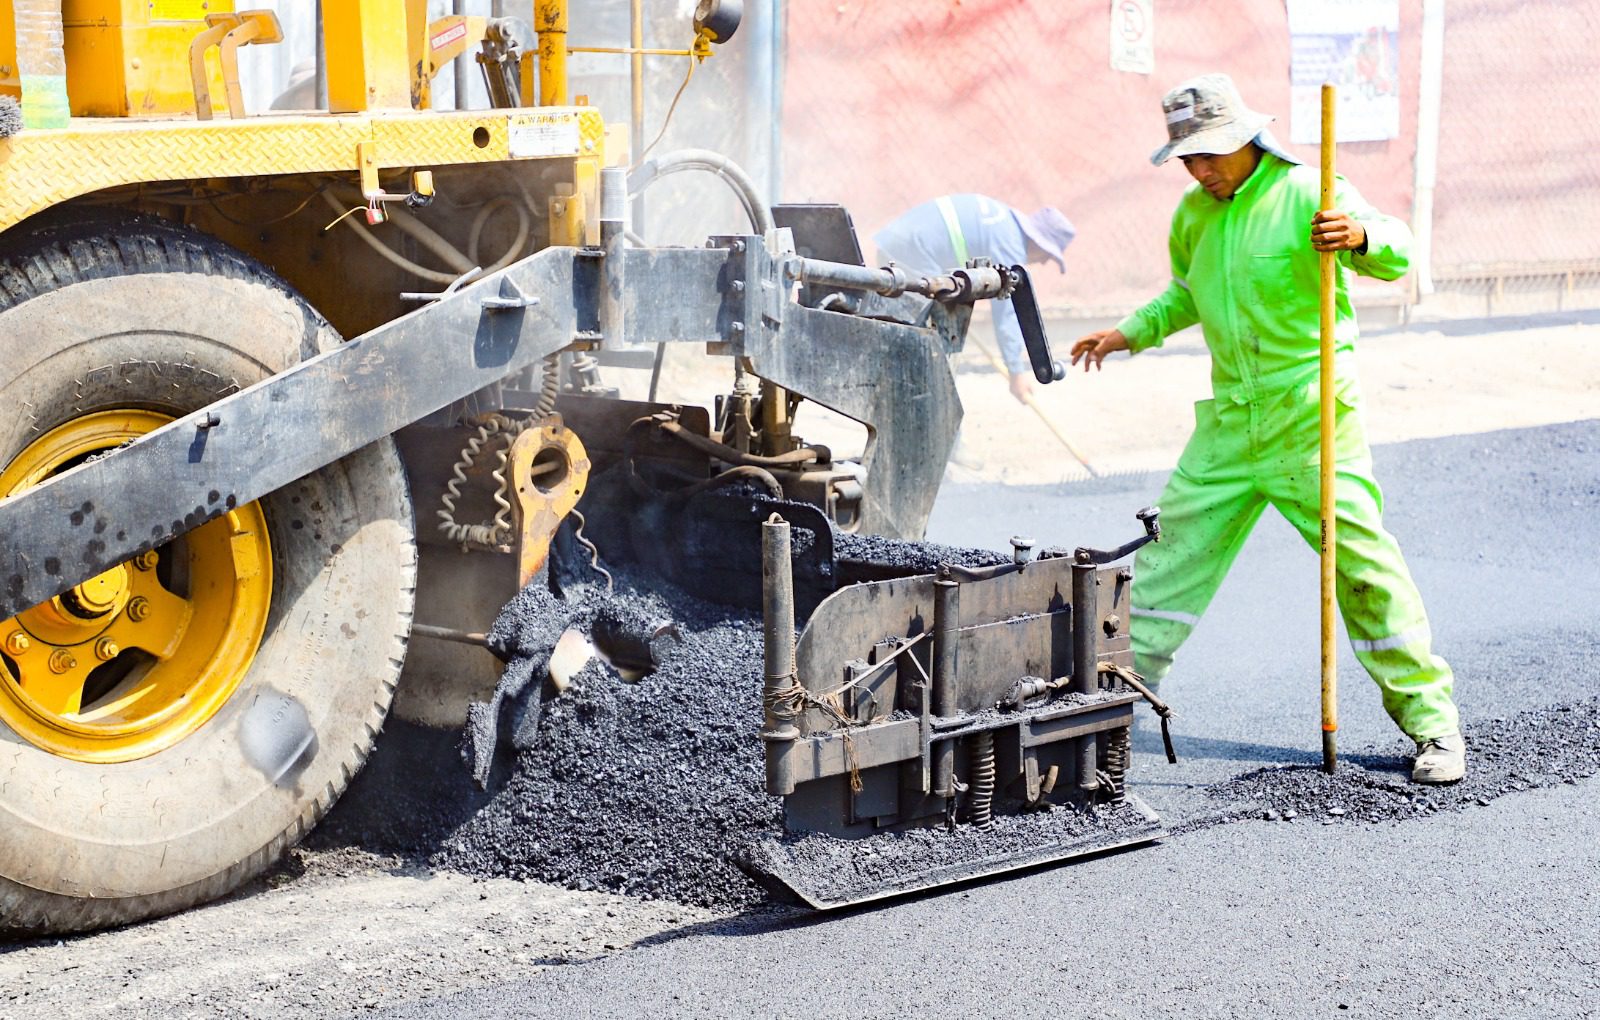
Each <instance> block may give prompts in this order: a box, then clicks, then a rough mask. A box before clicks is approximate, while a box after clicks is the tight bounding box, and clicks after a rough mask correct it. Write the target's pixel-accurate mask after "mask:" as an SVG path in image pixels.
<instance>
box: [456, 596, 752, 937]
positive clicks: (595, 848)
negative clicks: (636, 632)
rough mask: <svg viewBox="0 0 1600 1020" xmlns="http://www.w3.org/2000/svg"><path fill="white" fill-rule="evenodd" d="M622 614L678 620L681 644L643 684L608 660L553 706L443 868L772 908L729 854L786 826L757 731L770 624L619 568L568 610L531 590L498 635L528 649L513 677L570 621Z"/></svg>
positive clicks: (467, 823)
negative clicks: (641, 583) (754, 836)
mask: <svg viewBox="0 0 1600 1020" xmlns="http://www.w3.org/2000/svg"><path fill="white" fill-rule="evenodd" d="M618 612H628V613H634V614H643V615H648V616H652V617H656V618H659V617H663V616H666V617H671V618H672V619H674V620H676V621H677V623H678V625H679V631H680V633H681V635H682V641H681V642H680V643H678V644H676V645H673V646H671V647H670V648H669V650H668V652H667V654H666V655H665V657H664V661H663V662H662V664H661V665H660V667H659V668H658V669H656V670H655V671H654V672H653V673H651V674H650V675H648V676H646V677H644V678H643V679H641V680H639V681H638V682H628V681H626V680H624V679H623V678H622V677H621V676H620V675H619V674H618V673H617V671H616V670H614V669H612V668H610V667H609V666H608V665H606V664H605V663H604V662H603V661H601V660H599V659H596V660H593V661H591V663H590V664H589V665H588V666H586V667H585V668H584V669H583V670H581V671H580V672H579V673H578V674H577V676H575V677H574V678H573V682H572V685H571V686H570V687H569V688H568V689H567V690H566V691H563V692H562V693H560V694H559V695H556V696H554V697H551V698H549V700H548V701H547V702H546V703H545V705H544V709H543V712H542V713H541V714H540V718H539V721H538V730H537V735H536V738H535V739H533V740H531V741H523V742H521V743H522V746H520V747H519V748H517V749H516V751H515V754H514V757H513V758H512V760H511V761H510V763H509V765H508V767H506V768H505V775H504V776H503V777H497V778H496V781H494V782H493V783H491V792H490V795H489V798H488V800H487V801H486V802H485V803H484V804H483V805H482V806H481V807H479V808H478V809H477V810H476V811H475V812H474V813H473V814H472V815H471V816H470V817H469V818H467V819H465V820H464V821H463V822H462V824H460V825H459V827H457V828H456V829H455V830H454V831H453V832H452V833H451V834H450V835H449V836H448V837H446V838H445V839H444V840H443V841H442V842H441V844H440V845H439V847H438V849H437V850H436V851H435V852H434V853H433V855H432V862H431V863H433V864H435V865H437V866H441V867H447V868H451V869H454V870H457V871H462V872H465V873H468V874H473V875H482V876H486V877H489V876H493V877H510V878H519V879H538V880H542V881H546V882H553V883H556V884H560V885H565V886H568V887H570V888H574V889H580V890H607V891H612V892H619V893H625V894H628V895H632V896H637V897H639V898H641V899H647V900H648V899H671V900H675V901H678V902H681V903H688V904H693V905H699V906H708V907H717V908H722V909H739V908H741V907H745V906H748V905H751V904H754V903H756V902H759V901H760V900H761V899H762V898H763V895H762V893H761V892H760V890H759V889H758V888H757V887H756V886H755V885H754V884H753V883H752V882H750V880H749V879H747V878H746V877H745V876H744V874H743V873H742V872H740V871H739V869H738V868H737V866H736V865H734V864H733V863H732V862H731V861H730V860H729V858H728V854H727V849H728V847H729V846H730V845H731V844H734V843H738V842H742V841H744V840H746V839H748V838H749V837H750V834H751V833H753V832H756V831H760V830H764V829H770V828H772V827H774V826H776V825H777V824H778V821H779V804H778V801H777V800H776V799H774V798H770V797H768V796H767V795H766V792H765V790H764V789H763V787H762V783H763V777H764V775H765V771H764V764H763V758H762V755H763V751H762V745H761V742H760V740H758V739H756V737H755V734H756V733H757V732H758V731H759V729H760V726H761V664H762V656H761V648H762V640H761V627H760V624H759V622H758V620H757V619H756V618H755V617H754V616H752V615H750V614H747V613H744V612H742V611H739V610H732V609H728V608H725V607H720V606H715V605H712V604H710V603H707V602H702V601H700V600H698V599H695V598H692V597H691V596H688V595H686V594H683V593H665V592H664V590H663V589H662V588H660V587H658V586H656V587H653V589H652V590H646V589H643V588H641V587H636V586H635V584H634V582H633V580H632V579H631V578H629V577H628V576H626V575H619V577H618V585H617V590H616V592H615V593H607V592H605V591H604V590H602V589H598V588H589V589H587V590H584V591H582V592H581V593H577V594H576V596H575V597H574V598H572V599H571V600H570V601H569V600H562V599H557V598H555V597H554V596H552V595H550V594H549V592H548V591H544V590H541V589H539V588H537V587H530V588H529V589H527V590H525V591H524V592H523V593H522V594H520V595H519V596H518V597H517V598H516V599H514V600H513V601H512V602H511V603H510V604H509V605H508V606H507V607H506V609H505V611H504V613H503V614H502V616H501V618H500V620H499V621H498V622H497V623H496V626H495V632H494V633H495V634H497V635H503V636H504V637H505V638H506V639H507V640H508V642H510V645H511V647H512V648H513V649H515V650H516V652H517V653H518V657H517V658H516V659H513V661H512V663H511V665H510V667H509V668H508V672H510V671H511V670H515V669H518V668H519V664H520V663H524V662H528V661H529V660H530V659H537V658H539V657H540V656H543V657H544V658H545V659H547V658H548V651H549V647H550V645H553V643H554V640H555V637H557V636H559V634H560V632H561V629H563V628H564V627H565V626H567V625H574V626H582V625H587V624H590V623H592V621H593V620H594V619H595V618H596V617H598V616H600V615H602V614H606V613H618ZM552 621H556V622H557V623H559V626H557V625H556V623H552ZM534 668H535V669H536V670H537V669H539V668H541V667H538V666H535V667H534Z"/></svg>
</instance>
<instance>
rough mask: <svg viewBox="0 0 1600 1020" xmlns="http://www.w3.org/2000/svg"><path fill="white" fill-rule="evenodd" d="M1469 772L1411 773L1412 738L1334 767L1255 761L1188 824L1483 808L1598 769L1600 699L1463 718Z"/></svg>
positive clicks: (1339, 819) (1394, 816)
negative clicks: (1442, 779)
mask: <svg viewBox="0 0 1600 1020" xmlns="http://www.w3.org/2000/svg"><path fill="white" fill-rule="evenodd" d="M1463 732H1464V733H1465V736H1466V741H1467V775H1466V778H1465V779H1463V780H1462V781H1461V782H1459V783H1453V784H1450V785H1447V786H1420V785H1417V784H1415V783H1412V782H1411V781H1410V764H1411V756H1412V754H1414V753H1415V751H1414V748H1413V747H1412V746H1411V745H1410V744H1409V743H1407V744H1400V743H1397V744H1396V745H1395V746H1394V748H1393V749H1392V750H1378V749H1373V750H1369V751H1366V752H1363V753H1360V754H1355V755H1350V756H1348V757H1346V758H1344V759H1343V760H1341V761H1339V762H1338V764H1337V766H1336V768H1335V769H1334V771H1333V773H1332V774H1331V775H1330V774H1328V773H1327V772H1324V771H1323V770H1322V768H1321V767H1320V766H1319V765H1315V764H1304V763H1302V764H1287V765H1278V766H1271V767H1267V768H1262V769H1256V770H1254V771H1252V772H1247V773H1245V774H1243V775H1240V776H1235V777H1234V778H1232V779H1229V780H1227V781H1225V782H1222V783H1218V784H1216V785H1214V786H1212V787H1210V788H1209V789H1208V790H1207V791H1206V792H1207V793H1208V794H1209V795H1210V796H1211V797H1213V798H1215V799H1217V800H1220V801H1223V802H1224V803H1225V804H1226V805H1227V806H1226V807H1223V808H1221V809H1220V810H1219V811H1217V812H1216V813H1214V814H1209V815H1200V816H1197V817H1196V818H1194V819H1192V820H1190V821H1189V822H1188V823H1186V825H1185V828H1203V827H1205V826H1208V825H1214V824H1217V823H1219V822H1228V821H1239V820H1245V819H1253V818H1259V819H1265V820H1266V821H1272V822H1296V821H1298V822H1302V823H1304V822H1312V823H1317V822H1320V823H1323V824H1330V825H1332V824H1339V823H1351V822H1368V823H1376V822H1392V821H1399V820H1404V819H1409V818H1421V817H1426V816H1428V815H1430V814H1434V813H1437V812H1444V811H1461V810H1466V809H1469V808H1473V807H1486V806H1487V805H1488V804H1489V803H1490V801H1492V800H1494V799H1495V798H1497V797H1502V796H1504V795H1506V794H1509V793H1519V792H1521V791H1524V790H1531V789H1537V788H1539V787H1546V786H1555V785H1559V784H1562V783H1566V784H1571V783H1576V782H1578V781H1579V780H1580V779H1586V778H1588V777H1589V776H1592V775H1595V774H1596V773H1600V700H1596V699H1588V700H1581V701H1573V702H1566V703H1562V704H1557V705H1552V706H1549V707H1544V708H1538V709H1532V710H1529V711H1525V712H1520V713H1517V714H1516V715H1512V716H1504V717H1496V718H1491V719H1482V720H1467V722H1466V723H1465V724H1464V726H1463Z"/></svg>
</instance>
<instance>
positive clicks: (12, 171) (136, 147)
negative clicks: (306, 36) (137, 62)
mask: <svg viewBox="0 0 1600 1020" xmlns="http://www.w3.org/2000/svg"><path fill="white" fill-rule="evenodd" d="M362 142H372V143H373V146H374V149H375V154H376V159H377V163H378V166H379V167H380V168H389V167H413V166H420V167H427V166H445V165H449V164H453V163H494V162H501V161H509V160H521V159H549V158H573V157H586V158H592V159H594V160H597V161H598V160H601V159H603V158H604V152H603V150H604V144H605V122H604V120H603V118H602V117H601V115H600V111H599V110H596V109H592V108H589V107H571V108H548V107H547V108H541V109H537V110H534V109H523V110H462V111H427V112H421V113H415V114H407V113H400V114H381V115H368V114H351V115H339V116H333V115H328V114H322V115H310V116H307V115H286V116H259V117H250V118H247V119H244V120H232V121H205V122H201V121H124V120H96V119H88V118H76V119H74V120H73V121H72V122H71V124H70V126H68V127H65V128H60V129H57V130H49V131H22V132H20V133H18V134H16V135H14V136H12V137H11V138H8V139H3V140H0V230H3V229H5V228H7V227H10V226H13V225H14V224H16V223H19V222H21V221H22V220H24V219H26V218H27V217H29V216H31V215H33V214H34V213H37V212H41V211H43V210H45V209H48V208H50V207H51V206H53V205H56V204H58V203H60V202H64V201H66V200H67V199H70V198H76V197H78V196H80V195H87V194H90V193H92V192H96V191H101V190H103V189H105V188H112V187H117V186H118V185H124V184H141V183H154V182H157V181H183V180H198V179H204V178H227V177H258V176H266V175H269V174H296V173H327V172H332V171H340V170H348V171H351V172H352V173H355V172H356V171H357V169H358V167H359V165H360V164H359V158H358V156H357V151H356V150H357V146H358V145H359V144H360V143H362Z"/></svg>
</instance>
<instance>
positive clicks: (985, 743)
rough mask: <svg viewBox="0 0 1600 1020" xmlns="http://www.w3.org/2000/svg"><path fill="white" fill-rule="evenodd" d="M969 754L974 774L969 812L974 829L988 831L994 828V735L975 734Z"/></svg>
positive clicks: (970, 778) (972, 776)
mask: <svg viewBox="0 0 1600 1020" xmlns="http://www.w3.org/2000/svg"><path fill="white" fill-rule="evenodd" d="M967 753H968V756H969V760H970V762H971V768H972V772H971V775H969V776H968V783H969V785H970V786H971V787H972V801H971V804H972V807H971V809H970V810H969V811H968V812H967V814H968V820H969V821H971V822H972V827H973V828H975V829H979V830H981V831H988V830H989V829H990V828H992V827H993V826H994V776H995V767H994V734H993V733H991V732H989V731H988V730H984V731H983V732H981V733H974V734H973V735H972V738H971V743H969V744H968V745H967Z"/></svg>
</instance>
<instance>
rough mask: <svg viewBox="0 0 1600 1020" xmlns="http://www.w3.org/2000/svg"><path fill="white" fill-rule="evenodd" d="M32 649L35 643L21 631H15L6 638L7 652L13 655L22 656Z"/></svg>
mask: <svg viewBox="0 0 1600 1020" xmlns="http://www.w3.org/2000/svg"><path fill="white" fill-rule="evenodd" d="M32 647H33V642H32V641H29V640H28V635H26V634H24V633H22V631H20V630H14V631H12V632H11V633H10V634H9V635H7V637H6V651H7V652H10V653H11V654H12V655H21V654H22V653H23V652H26V651H27V650H28V649H29V648H32Z"/></svg>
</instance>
